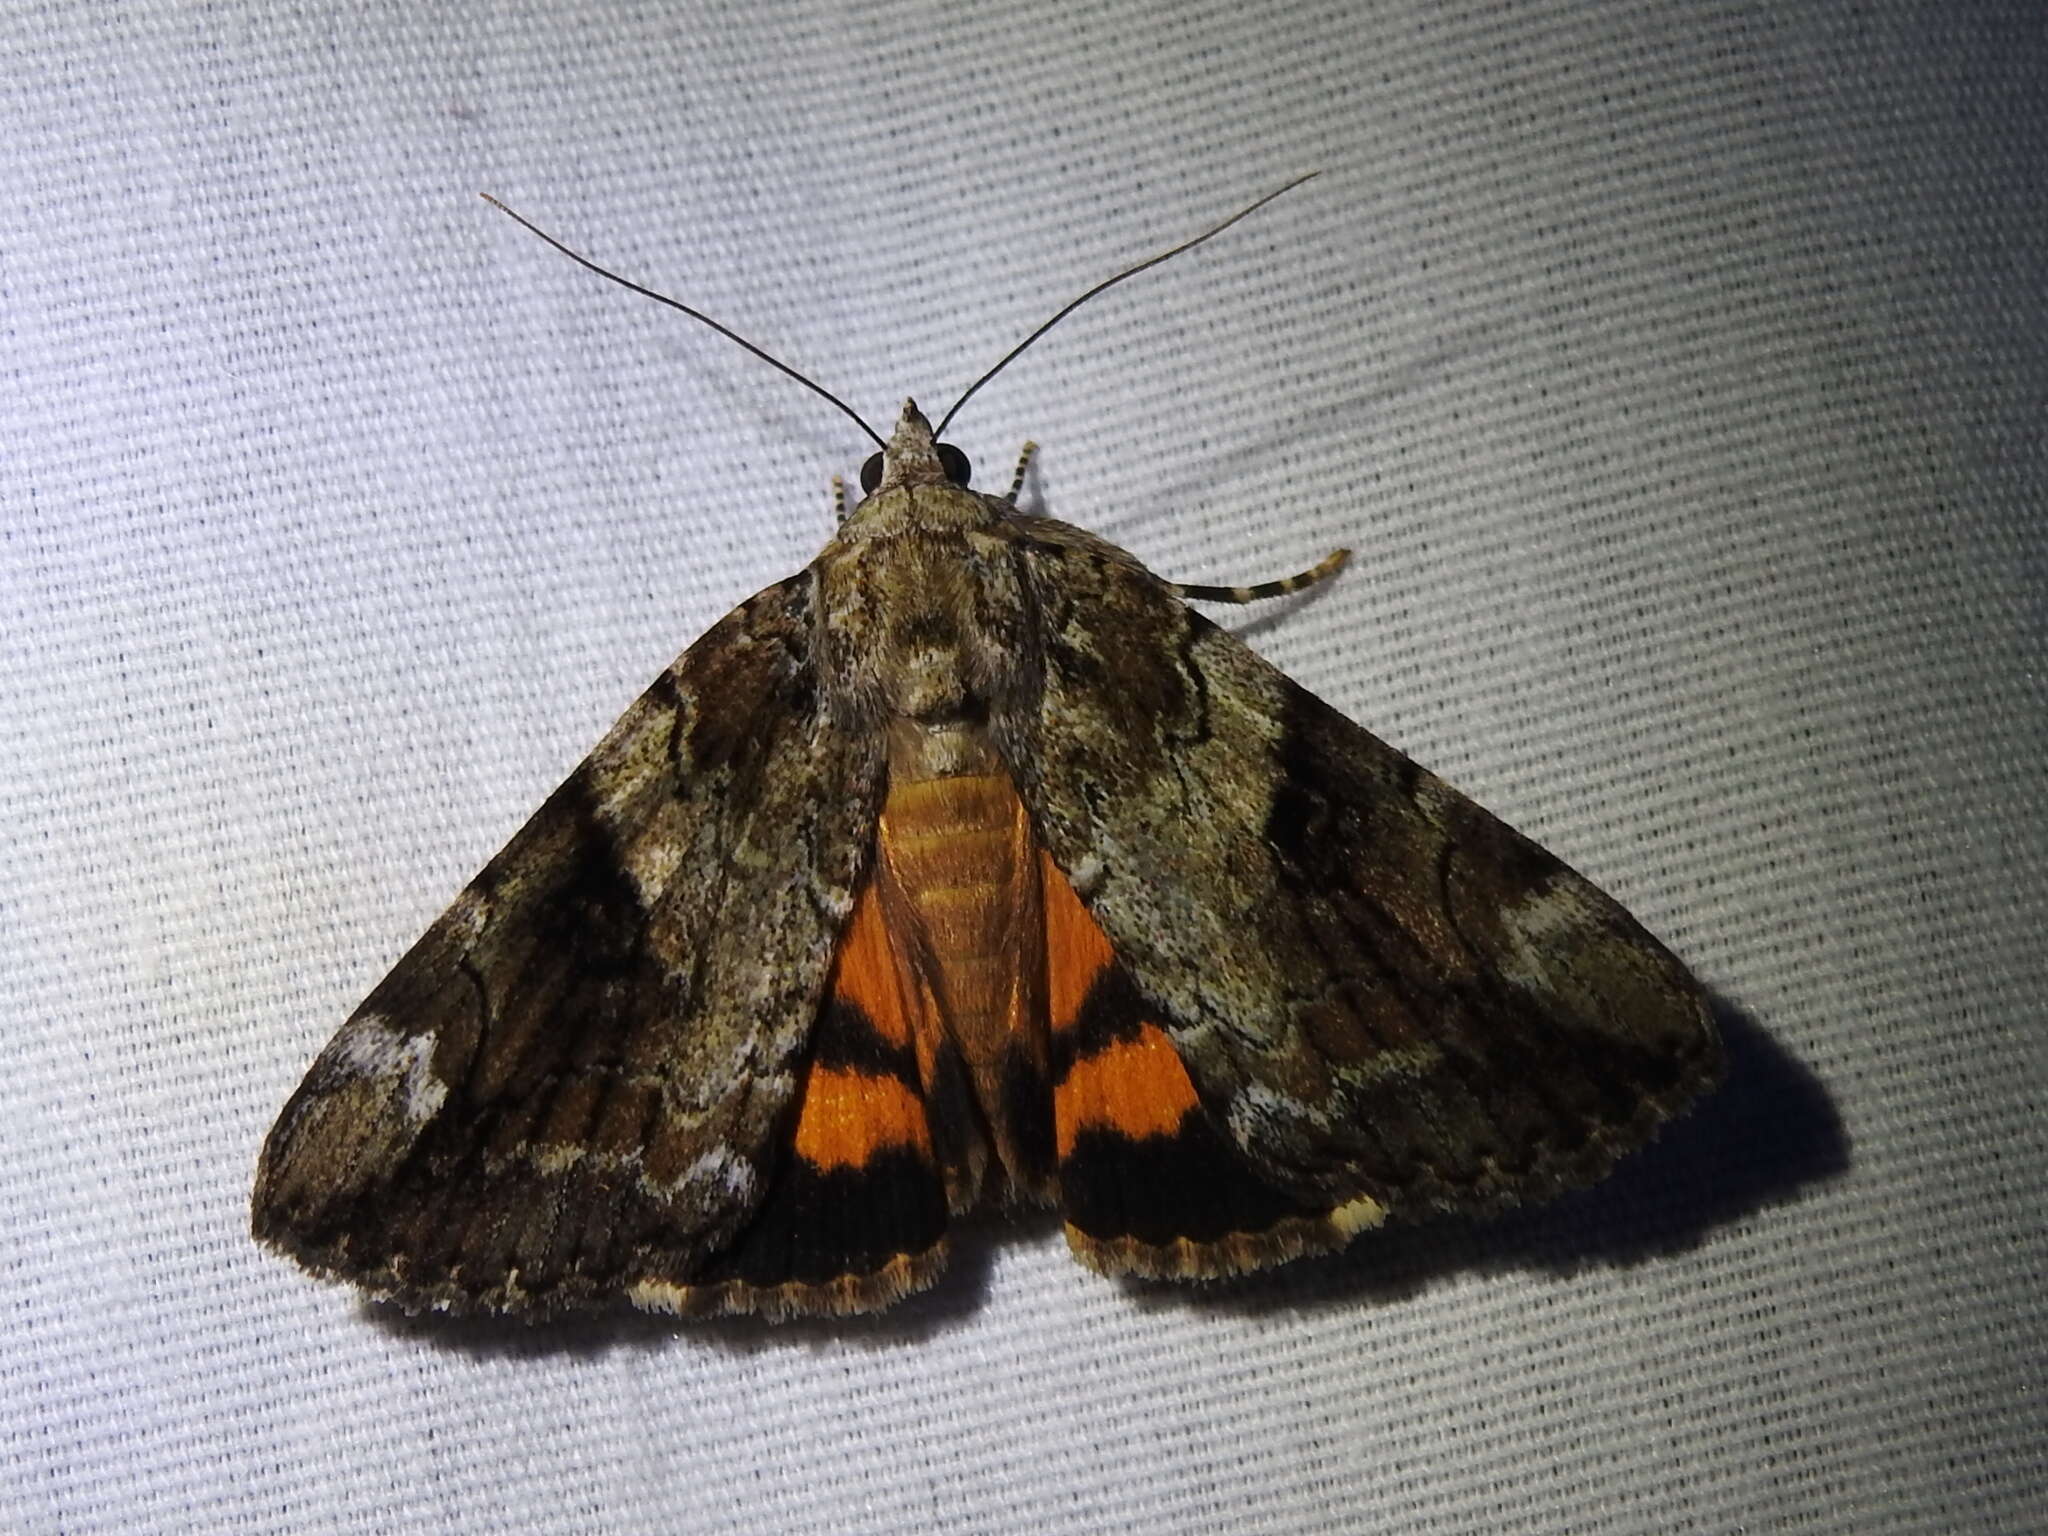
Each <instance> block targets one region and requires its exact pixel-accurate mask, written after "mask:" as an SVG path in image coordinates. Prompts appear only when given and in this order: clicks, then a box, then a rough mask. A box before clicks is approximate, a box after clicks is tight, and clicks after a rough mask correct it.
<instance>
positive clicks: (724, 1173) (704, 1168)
mask: <svg viewBox="0 0 2048 1536" xmlns="http://www.w3.org/2000/svg"><path fill="white" fill-rule="evenodd" d="M756 1182H757V1175H756V1174H755V1172H754V1165H753V1164H752V1163H750V1162H748V1161H747V1160H746V1159H745V1158H743V1157H741V1156H739V1155H738V1154H737V1153H735V1152H734V1151H733V1150H732V1149H731V1148H730V1147H713V1148H712V1149H711V1150H710V1151H709V1152H706V1153H705V1154H704V1155H703V1156H702V1157H700V1158H698V1159H697V1161H695V1162H694V1163H692V1164H690V1166H689V1167H687V1168H685V1169H684V1170H683V1176H682V1178H681V1179H679V1180H678V1181H677V1184H678V1187H679V1188H681V1189H685V1190H687V1189H701V1188H703V1187H704V1186H706V1185H709V1186H711V1188H713V1189H714V1190H716V1191H717V1192H718V1193H719V1194H720V1195H722V1196H723V1197H724V1198H725V1199H727V1200H731V1201H733V1202H735V1203H737V1204H745V1203H746V1202H747V1201H749V1200H751V1199H753V1198H754V1185H755V1183H756Z"/></svg>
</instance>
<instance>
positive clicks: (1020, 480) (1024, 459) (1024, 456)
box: [1003, 440, 1038, 507]
mask: <svg viewBox="0 0 2048 1536" xmlns="http://www.w3.org/2000/svg"><path fill="white" fill-rule="evenodd" d="M1037 452H1038V444H1036V443H1034V442H1030V441H1028V440H1027V441H1026V442H1025V444H1024V446H1023V448H1022V449H1021V450H1019V452H1018V454H1017V473H1015V474H1014V475H1012V476H1010V488H1009V489H1008V490H1007V491H1005V492H1003V500H1004V501H1007V502H1008V503H1009V504H1010V505H1011V506H1013V507H1014V506H1015V505H1017V497H1018V496H1019V495H1020V494H1021V493H1022V492H1023V490H1024V477H1025V475H1027V474H1029V473H1030V471H1031V460H1032V457H1033V455H1035V454H1036V453H1037Z"/></svg>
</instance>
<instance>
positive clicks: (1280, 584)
mask: <svg viewBox="0 0 2048 1536" xmlns="http://www.w3.org/2000/svg"><path fill="white" fill-rule="evenodd" d="M1350 558H1351V551H1350V550H1348V549H1333V550H1331V551H1330V552H1329V553H1328V554H1327V555H1325V556H1323V558H1322V559H1321V560H1318V561H1317V562H1316V563H1315V564H1314V565H1312V566H1310V567H1309V568H1308V569H1307V570H1305V571H1301V572H1298V573H1297V574H1295V575H1293V576H1283V577H1281V578H1280V579H1279V580H1278V581H1262V582H1260V583H1259V584H1258V585H1257V586H1255V587H1199V586H1189V585H1186V584H1184V583H1182V582H1178V581H1169V582H1168V583H1167V584H1166V590H1167V591H1169V592H1171V593H1172V594H1173V595H1174V596H1175V597H1178V598H1180V599H1182V600H1183V601H1185V600H1186V599H1188V598H1197V599H1199V600H1200V601H1202V602H1205V603H1257V602H1263V601H1264V600H1265V599H1267V598H1269V597H1285V596H1286V595H1287V594H1288V593H1290V592H1299V591H1300V590H1301V589H1302V588H1303V587H1312V586H1314V585H1315V584H1316V583H1317V582H1319V581H1326V580H1328V579H1329V578H1330V577H1332V576H1334V575H1336V574H1337V572H1338V571H1340V570H1342V569H1343V568H1344V562H1345V561H1346V560H1349V559H1350Z"/></svg>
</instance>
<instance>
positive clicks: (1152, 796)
mask: <svg viewBox="0 0 2048 1536" xmlns="http://www.w3.org/2000/svg"><path fill="white" fill-rule="evenodd" d="M1026 559H1027V563H1028V565H1029V567H1030V571H1031V577H1032V581H1033V584H1034V586H1035V588H1036V590H1037V592H1038V593H1039V594H1040V598H1041V602H1042V605H1043V611H1044V614H1045V623H1044V628H1043V632H1042V645H1043V680H1044V681H1043V688H1042V691H1041V693H1040V695H1039V697H1038V702H1037V707H1036V709H1035V710H1032V711H1030V712H1022V711H1020V712H1018V713H1017V714H1016V715H1014V716H1011V717H1008V718H1005V719H1002V720H1000V721H998V723H997V732H998V736H999V738H1000V739H1002V740H1004V741H1005V749H1004V750H1005V755H1006V756H1007V757H1008V759H1009V760H1010V761H1011V762H1012V763H1014V764H1016V765H1017V766H1018V768H1019V789H1020V792H1021V793H1022V795H1023V798H1024V800H1025V803H1026V804H1027V805H1028V806H1030V808H1031V811H1032V816H1033V821H1034V824H1035V826H1036V827H1037V829H1038V833H1039V836H1040V837H1041V838H1042V839H1043V841H1044V843H1045V846H1046V847H1047V849H1048V850H1049V851H1050V852H1051V854H1052V856H1053V858H1054V859H1055V860H1057V861H1058V863H1059V864H1060V866H1061V867H1062V868H1063V869H1065V870H1067V871H1068V872H1069V874H1070V875H1071V876H1072V878H1073V880H1074V884H1075V887H1076V888H1077V890H1078V891H1079V893H1080V895H1081V898H1082V900H1083V901H1084V902H1085V903H1086V904H1087V907H1088V909H1089V911H1090V913H1091V914H1092V915H1093V917H1094V918H1095V920H1096V921H1097V922H1098V923H1100V924H1101V926H1102V929H1103V931H1104V932H1105V933H1106V934H1107V935H1108V937H1109V940H1110V942H1111V944H1112V945H1113V946H1114V947H1115V951H1116V955H1117V958H1118V960H1119V962H1120V963H1121V965H1122V967H1123V968H1124V970H1125V971H1126V972H1127V973H1128V975H1129V976H1130V978H1131V980H1132V982H1133V983H1134V984H1135V986H1136V989H1137V991H1138V993H1139V994H1140V996H1141V997H1142V998H1143V999H1144V1002H1145V1003H1146V1005H1148V1006H1149V1007H1151V1008H1152V1009H1155V1010H1156V1012H1157V1016H1158V1018H1159V1020H1160V1022H1161V1024H1162V1025H1163V1026H1164V1028H1165V1030H1166V1032H1167V1034H1168V1035H1169V1036H1170V1038H1171V1039H1172V1040H1173V1042H1174V1045H1175V1046H1176V1048H1177V1049H1178V1051H1179V1053H1180V1056H1181V1059H1182V1061H1183V1062H1184V1063H1185V1065H1186V1067H1187V1069H1188V1072H1189V1073H1190V1075H1191V1076H1192V1078H1193V1080H1194V1082H1195V1084H1196V1087H1197V1088H1198V1089H1199V1091H1200V1093H1201V1096H1202V1100H1203V1103H1204V1105H1205V1107H1206V1108H1207V1109H1208V1111H1209V1112H1210V1114H1211V1115H1212V1116H1213V1117H1214V1118H1215V1120H1216V1121H1217V1122H1218V1123H1219V1124H1220V1125H1221V1126H1223V1127H1224V1128H1225V1129H1226V1130H1227V1132H1228V1134H1229V1136H1230V1138H1231V1140H1232V1141H1233V1142H1234V1143H1235V1145H1236V1146H1237V1148H1238V1149H1239V1150H1240V1151H1241V1152H1242V1153H1243V1155H1244V1156H1245V1157H1246V1159H1248V1161H1249V1162H1250V1164H1251V1166H1252V1167H1253V1168H1254V1169H1255V1170H1256V1171H1257V1172H1258V1173H1259V1174H1260V1175H1261V1176H1262V1177H1263V1178H1265V1179H1267V1180H1269V1181H1271V1182H1273V1183H1274V1184H1276V1185H1277V1186H1279V1187H1280V1188H1282V1189H1284V1190H1287V1191H1291V1192H1293V1193H1295V1194H1296V1195H1299V1196H1302V1197H1305V1198H1312V1199H1313V1200H1315V1201H1317V1202H1321V1203H1323V1204H1325V1205H1327V1206H1330V1207H1341V1206H1344V1205H1345V1204H1346V1203H1347V1202H1350V1203H1352V1209H1351V1211H1350V1213H1349V1216H1348V1219H1349V1220H1351V1221H1353V1222H1356V1223H1358V1224H1360V1225H1365V1224H1370V1222H1371V1221H1373V1220H1376V1219H1377V1216H1376V1215H1375V1213H1374V1208H1377V1213H1378V1216H1383V1215H1416V1214H1422V1213H1426V1212H1429V1211H1457V1210H1486V1209H1491V1208H1495V1207H1498V1206H1500V1205H1503V1204H1506V1203H1509V1202H1512V1201H1514V1200H1518V1199H1526V1198H1531V1197H1538V1196H1543V1195H1548V1194H1552V1193H1555V1192H1557V1191H1559V1190H1561V1189H1565V1188H1568V1187H1571V1186H1575V1185H1580V1184H1585V1183H1589V1182H1591V1181H1593V1180H1595V1179H1597V1178H1599V1177H1600V1176H1601V1175H1602V1174H1604V1173H1605V1172H1606V1171H1607V1169H1608V1168H1609V1167H1610V1166H1611V1165H1612V1164H1613V1162H1614V1161H1615V1159H1616V1158H1618V1157H1620V1156H1621V1155H1622V1154H1623V1153H1626V1152H1628V1151H1629V1150H1631V1149H1632V1148H1634V1147H1636V1146H1638V1145H1640V1144H1641V1143H1642V1142H1643V1141H1644V1140H1646V1139H1647V1138H1648V1137H1649V1135H1650V1134H1651V1132H1652V1131H1653V1130H1654V1128H1655V1127H1656V1126H1657V1124H1658V1123H1659V1122H1661V1121H1662V1120H1664V1119H1666V1118H1667V1117H1668V1116H1669V1115H1671V1114H1672V1113H1673V1112H1675V1111H1676V1110H1677V1109H1679V1108H1680V1107H1682V1106H1683V1105H1684V1104H1685V1103H1686V1102H1688V1101H1689V1100H1690V1099H1691V1098H1692V1097H1693V1096H1695V1095H1696V1094H1697V1093H1699V1092H1700V1091H1701V1090H1702V1089H1703V1088H1705V1087H1707V1086H1708V1085H1710V1084H1711V1083H1712V1082H1714V1081H1715V1079H1716V1078H1717V1077H1718V1075H1719V1073H1720V1069H1721V1050H1720V1044H1719V1037H1718V1035H1717V1033H1716V1031H1715V1028H1714V1025H1713V1022H1712V1019H1711V1016H1710V1014H1709V1011H1708V1007H1707V1002H1706V999H1705V996H1704V995H1703V993H1702V991H1701V989H1700V987H1699V984H1698V983H1697V982H1696V981H1694V980H1693V978H1692V977H1691V975H1690V974H1689V973H1688V972H1687V971H1686V970H1685V968H1684V967H1683V966H1682V965H1680V964H1679V962H1678V961H1677V960H1676V959H1674V958H1673V957H1672V955H1671V954H1670V952H1669V951H1668V950H1666V949H1665V948H1664V946H1663V945H1661V944H1660V943H1658V942H1657V940H1656V939H1654V938H1653V937H1651V936H1650V934H1649V933H1648V932H1646V931H1645V930H1644V929H1643V927H1642V926H1641V925H1640V924H1638V923H1637V922H1636V921H1635V920H1634V919H1633V918H1631V917H1630V916H1629V915H1628V914H1627V913H1626V912H1624V911H1623V910H1622V909H1621V907H1620V906H1618V905H1617V904H1616V903H1615V902H1614V901H1612V900H1611V899H1609V898H1608V897H1607V896H1605V895H1603V894H1602V893H1601V892H1600V891H1598V890H1597V889H1595V888H1594V887H1593V886H1592V885H1591V884H1590V883H1588V882H1587V881H1586V880H1585V879H1583V878H1582V877H1581V876H1579V875H1577V874H1575V873H1574V872H1573V871H1572V870H1571V869H1569V868H1567V867H1566V866H1565V865H1564V864H1563V863H1562V862H1561V861H1559V860H1558V859H1556V858H1554V857H1552V856H1551V855H1550V854H1548V853H1546V852H1544V851H1543V850H1542V849H1541V848H1539V847H1537V846H1536V845H1535V844H1534V843H1532V842H1530V841H1529V840H1528V839H1527V838H1525V837H1523V836H1522V835H1521V834H1519V833H1517V832H1515V831H1514V830H1513V829H1512V828H1510V827H1508V826H1507V825H1505V824H1504V823H1503V822H1501V821H1500V820H1498V819H1497V818H1495V817H1494V816H1492V815H1490V814H1489V813H1487V812H1486V811H1484V810H1481V809H1480V808H1479V807H1478V806H1476V805H1474V804H1473V803H1472V802H1471V801H1470V800H1468V799H1466V798H1465V797H1464V796H1462V795H1460V794H1458V793H1457V792H1456V791H1455V790H1453V789H1451V788H1449V787H1448V786H1447V785H1445V784H1444V783H1443V781H1442V780H1440V779H1438V778H1436V777H1435V776H1433V775H1432V774H1429V773H1426V772H1424V771H1423V770H1422V769H1421V768H1419V767H1417V766H1416V765H1415V764H1414V763H1413V762H1411V761H1410V760H1409V759H1408V758H1406V757H1404V756H1403V755H1402V754H1400V753H1399V752H1397V751H1395V750H1394V749H1393V748H1391V747H1389V746H1387V745H1386V744H1385V743H1384V742H1381V741H1379V740H1378V739H1377V738H1375V737H1373V736H1372V735H1370V734H1369V733H1368V732H1366V731H1364V730H1363V729H1361V728H1360V727H1358V726H1357V725H1355V724H1353V723H1352V722H1351V721H1349V720H1347V719H1345V718H1344V717H1343V716H1342V715H1340V714H1338V713H1337V712H1336V711H1335V710H1333V709H1331V708H1330V707H1329V706H1328V705H1326V704H1324V703H1323V702H1322V701H1321V700H1319V699H1317V698H1316V697H1314V695H1312V694H1310V693H1308V692H1307V691H1306V690H1305V689H1303V688H1301V687H1299V686H1297V685H1296V684H1295V683H1293V682H1291V681H1289V680H1288V679H1287V678H1286V677H1285V676H1283V675H1282V674H1281V673H1279V672H1278V671H1276V670H1275V669H1274V668H1272V667H1270V666H1268V665H1267V664H1266V663H1265V662H1264V661H1262V660H1260V659H1259V658H1258V657H1257V656H1256V655H1254V654H1253V653H1252V652H1251V651H1250V650H1249V649H1248V648H1246V647H1245V646H1244V645H1243V644H1242V643H1240V642H1239V641H1238V640H1236V639H1234V638H1233V637H1232V636H1230V635H1228V634H1226V633H1224V632H1223V631H1222V630H1220V629H1218V628H1217V627H1216V626H1214V625H1213V624H1211V623H1209V622H1208V621H1207V620H1206V619H1204V618H1202V617H1201V615H1199V614H1197V613H1195V612H1193V611H1192V610H1190V609H1189V608H1188V607H1186V606H1185V605H1184V604H1183V603H1181V602H1179V601H1177V600H1176V599H1175V597H1174V596H1173V595H1172V593H1171V592H1170V591H1169V590H1168V589H1167V588H1166V586H1165V585H1164V584H1163V583H1161V582H1160V581H1159V580H1158V579H1157V578H1155V577H1152V576H1150V575H1149V574H1147V573H1145V572H1143V571H1142V570H1140V569H1138V568H1136V566H1135V563H1134V562H1133V561H1131V559H1130V557H1129V556H1128V555H1125V554H1124V553H1123V552H1122V551H1120V550H1115V549H1113V548H1109V547H1106V546H1102V545H1100V544H1099V541H1096V540H1094V539H1092V538H1091V537H1089V536H1088V535H1086V534H1082V533H1080V532H1079V531H1078V530H1073V529H1068V528H1064V527H1060V528H1057V529H1056V530H1055V532H1054V535H1053V537H1050V538H1046V537H1043V536H1041V535H1038V534H1034V535H1033V547H1032V548H1031V550H1030V551H1029V553H1028V555H1027V556H1026Z"/></svg>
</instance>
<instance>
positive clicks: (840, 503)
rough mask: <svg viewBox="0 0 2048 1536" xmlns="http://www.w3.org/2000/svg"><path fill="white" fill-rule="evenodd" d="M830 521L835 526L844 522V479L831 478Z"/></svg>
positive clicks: (841, 477) (842, 477)
mask: <svg viewBox="0 0 2048 1536" xmlns="http://www.w3.org/2000/svg"><path fill="white" fill-rule="evenodd" d="M832 521H833V522H834V523H835V524H838V523H843V522H845V521H846V477H845V476H844V475H834V476H833V477H832Z"/></svg>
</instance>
